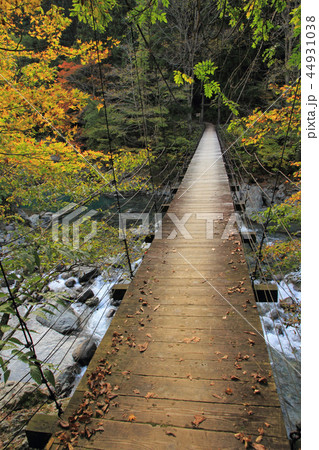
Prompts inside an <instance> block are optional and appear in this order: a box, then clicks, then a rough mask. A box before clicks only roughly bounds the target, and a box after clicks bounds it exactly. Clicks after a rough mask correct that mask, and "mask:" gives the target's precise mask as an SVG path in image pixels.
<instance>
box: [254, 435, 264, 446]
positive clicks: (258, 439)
mask: <svg viewBox="0 0 319 450" xmlns="http://www.w3.org/2000/svg"><path fill="white" fill-rule="evenodd" d="M262 440H263V437H262V435H260V436H258V437H257V438H256V439H255V442H257V444H259V443H260V442H261V441H262Z"/></svg>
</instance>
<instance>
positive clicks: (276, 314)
mask: <svg viewBox="0 0 319 450" xmlns="http://www.w3.org/2000/svg"><path fill="white" fill-rule="evenodd" d="M269 317H270V318H271V319H272V320H279V319H280V318H285V317H286V315H285V313H284V311H283V310H282V309H281V308H273V309H272V310H271V311H270V313H269Z"/></svg>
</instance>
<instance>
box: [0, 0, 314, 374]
mask: <svg viewBox="0 0 319 450" xmlns="http://www.w3.org/2000/svg"><path fill="white" fill-rule="evenodd" d="M0 14H1V21H0V84H1V90H0V105H1V106H0V109H1V117H0V131H1V136H0V172H1V181H0V216H1V227H2V228H1V231H2V235H1V239H2V241H1V245H2V253H1V264H2V266H3V275H4V273H6V274H7V281H6V280H5V279H4V278H3V280H2V282H3V286H4V287H6V285H7V283H8V284H9V285H10V286H11V291H10V292H11V293H10V296H9V298H8V295H7V294H6V293H1V294H0V295H1V300H2V303H1V305H0V312H1V314H2V315H1V332H0V338H1V339H3V340H2V341H1V344H0V345H1V348H3V347H4V346H6V348H11V349H12V352H13V354H15V353H16V354H17V355H18V357H19V358H21V360H24V361H25V362H26V363H27V364H29V366H30V371H31V374H32V376H33V378H34V379H35V380H36V381H38V382H41V376H42V375H43V372H42V375H41V372H40V371H39V366H38V363H37V359H36V357H35V354H34V353H33V352H32V351H31V352H30V351H29V352H28V351H23V352H21V351H20V350H19V349H18V348H20V345H21V342H20V341H19V340H17V339H16V338H15V337H14V331H15V329H16V328H14V327H12V325H10V324H9V320H10V317H12V316H14V315H17V311H18V310H19V306H21V305H24V306H25V305H27V314H26V315H25V317H24V318H23V320H24V321H27V318H28V314H29V312H28V311H31V310H32V308H33V307H34V306H36V305H37V304H38V303H39V299H41V292H42V290H43V289H44V288H45V287H46V286H47V284H48V282H49V281H50V280H51V279H53V278H54V277H56V276H57V274H59V273H61V271H63V270H64V268H65V267H71V266H74V265H79V264H81V265H83V264H90V263H92V261H94V264H95V265H98V266H100V267H101V269H104V268H107V267H108V266H109V265H110V257H117V256H118V255H119V254H122V253H123V252H124V250H125V248H124V244H125V243H124V244H123V242H122V241H121V240H119V239H118V227H117V226H116V225H115V224H114V223H112V221H110V220H109V216H107V218H105V215H103V214H102V216H103V217H104V218H103V219H101V220H99V221H98V227H97V231H96V235H95V237H94V239H92V240H90V241H87V242H85V239H84V237H85V235H86V234H87V233H88V232H89V230H90V228H91V225H90V223H89V220H87V221H86V222H83V226H82V227H81V234H80V237H78V241H77V242H78V245H74V241H72V239H71V241H72V242H71V243H70V245H67V244H66V241H65V240H64V241H63V240H59V239H57V240H55V239H52V233H51V230H52V214H51V215H47V216H46V213H47V212H51V213H52V212H53V213H56V212H57V211H60V210H61V209H62V208H64V207H68V205H70V204H72V205H75V208H78V207H81V206H83V207H84V206H85V207H87V208H90V207H92V205H95V204H96V203H93V202H97V201H98V200H99V199H100V198H102V197H108V196H109V197H113V198H114V199H115V200H118V201H121V197H129V196H132V195H135V194H136V193H138V192H149V195H150V198H152V199H153V203H152V207H153V208H154V207H156V206H154V205H156V195H158V194H157V192H162V191H161V190H163V189H164V187H166V185H167V183H168V182H169V181H172V180H174V179H175V178H176V176H179V175H180V174H181V173H182V171H183V170H184V169H185V167H186V166H187V161H188V160H189V157H190V156H191V154H192V152H193V151H194V150H195V147H196V142H197V141H198V138H199V137H200V135H201V131H202V126H201V123H202V122H204V121H206V122H213V123H215V124H216V125H217V127H219V129H220V130H222V131H221V136H222V138H223V142H224V146H225V148H226V149H227V148H230V147H232V148H231V150H229V152H228V153H229V154H232V158H233V159H234V161H235V162H236V163H237V166H238V169H237V170H247V171H248V173H247V178H248V181H249V182H253V181H254V180H258V181H259V182H264V181H265V180H267V181H269V180H273V181H274V182H275V180H276V178H277V177H278V176H280V178H281V180H282V181H284V182H287V183H288V184H291V186H292V194H291V196H290V197H289V198H288V199H287V200H286V201H285V202H284V203H282V204H277V205H275V206H273V205H271V208H268V209H266V210H265V211H264V212H263V213H262V214H261V215H259V220H261V221H262V222H265V221H266V222H269V223H270V224H271V226H272V227H273V229H274V230H280V229H282V227H283V226H284V227H289V226H290V225H291V224H293V225H294V226H295V225H296V224H299V222H300V190H299V183H300V83H299V71H300V2H298V1H288V0H287V1H285V0H272V1H267V0H217V1H210V0H196V1H195V0H194V1H191V0H189V1H182V0H173V1H168V0H163V1H159V0H140V1H129V0H128V1H122V2H120V1H115V0H101V1H96V0H61V1H47V0H44V1H40V0H31V1H28V2H25V3H24V2H19V1H6V0H0ZM310 24H311V22H310ZM310 56H311V55H310ZM308 70H309V74H310V76H311V74H312V60H311V58H310V59H309V67H308ZM234 142H235V143H236V145H234ZM118 205H119V203H118V202H116V201H115V202H114V205H113V206H114V210H113V213H114V214H116V212H118V211H117V209H116V208H117V207H118ZM68 212H70V211H69V210H68ZM31 213H32V214H40V215H41V218H42V221H41V223H38V224H36V225H35V224H32V223H31V222H30V214H31ZM102 213H103V211H102ZM126 245H127V246H128V251H129V252H130V254H131V255H134V254H136V257H137V256H138V250H137V249H138V245H137V241H136V239H129V240H128V241H127V242H126ZM264 251H265V252H266V254H267V257H270V258H272V260H273V261H274V263H275V264H276V265H278V266H280V267H281V268H282V269H283V270H285V271H286V272H289V271H290V270H296V269H298V267H299V265H300V255H299V254H300V237H299V234H298V230H297V233H295V234H294V236H293V239H291V240H289V241H283V242H279V243H278V245H276V246H275V247H272V248H270V247H268V248H265V250H264ZM267 252H268V253H267ZM106 255H107V257H108V258H106ZM119 264H123V265H126V264H127V262H126V260H125V258H124V260H123V263H122V262H120V263H119ZM37 311H39V310H37ZM38 313H39V312H38ZM0 364H1V367H2V370H3V376H4V379H5V380H6V379H7V378H8V376H9V370H8V368H7V363H6V361H5V360H4V359H0ZM45 370H46V372H45V374H46V376H47V378H48V379H49V381H50V380H51V381H52V382H54V381H53V380H52V372H51V370H50V368H49V367H48V368H46V369H45Z"/></svg>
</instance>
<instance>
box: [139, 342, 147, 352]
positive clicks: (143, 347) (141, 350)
mask: <svg viewBox="0 0 319 450" xmlns="http://www.w3.org/2000/svg"><path fill="white" fill-rule="evenodd" d="M147 347H148V342H144V344H139V345H138V349H139V351H140V352H141V353H143V352H145V350H146V349H147Z"/></svg>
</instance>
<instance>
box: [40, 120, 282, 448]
mask: <svg viewBox="0 0 319 450" xmlns="http://www.w3.org/2000/svg"><path fill="white" fill-rule="evenodd" d="M168 213H169V214H170V215H171V218H170V217H169V214H166V216H165V218H164V220H163V239H155V240H154V241H153V243H152V245H151V248H150V249H149V251H148V253H147V255H146V256H145V258H144V260H143V263H142V265H141V267H140V268H139V270H138V272H137V275H136V277H135V279H134V280H133V282H132V283H131V285H130V287H129V289H128V291H127V293H126V295H125V297H124V299H123V301H122V304H121V306H120V308H119V309H118V312H117V314H116V316H115V317H114V319H113V321H112V324H111V326H110V328H109V330H108V332H107V333H106V335H105V337H104V339H103V341H102V343H101V344H100V346H99V347H98V349H97V351H96V353H95V356H94V358H93V359H92V361H91V363H90V365H89V367H88V370H87V376H84V377H83V379H82V381H81V382H80V384H79V386H78V388H77V390H76V392H75V394H74V396H73V397H72V399H71V401H70V404H69V407H68V409H67V411H66V412H65V414H64V419H63V420H64V421H68V418H69V416H72V417H73V419H72V418H71V419H70V423H71V424H72V423H75V425H74V428H73V431H74V434H73V435H72V434H71V433H70V432H71V431H72V425H71V427H69V428H65V429H62V428H59V431H60V432H63V433H64V434H61V435H60V438H61V439H62V441H61V442H65V443H66V442H67V441H69V438H70V437H76V436H78V435H79V436H78V437H77V439H76V440H75V441H73V442H72V446H73V447H79V448H90V449H103V448H108V449H113V448H114V449H126V448H127V449H144V448H145V449H156V450H157V449H179V448H186V449H202V450H203V449H218V448H220V449H236V448H244V447H245V446H244V442H242V441H241V440H240V439H244V438H246V437H248V436H250V437H251V440H252V443H255V444H254V445H255V447H253V448H257V449H258V448H259V449H263V448H268V449H269V448H272V449H273V448H276V449H286V448H287V449H288V448H289V445H288V440H287V437H286V431H285V427H284V424H283V420H282V415H281V409H280V404H279V401H278V396H277V392H276V387H275V383H274V379H273V377H272V376H271V367H270V364H269V359H268V353H267V349H266V344H265V342H264V339H263V337H262V328H261V324H260V320H259V317H258V312H257V310H256V305H255V300H254V296H253V292H252V288H251V285H250V280H249V275H248V271H247V267H246V263H245V259H244V255H243V251H242V246H241V242H240V237H239V235H238V233H237V232H235V233H234V234H230V235H229V236H228V235H226V234H227V229H226V234H224V231H225V227H226V225H227V224H228V225H229V219H230V218H231V215H232V214H233V213H234V209H233V204H232V198H231V193H230V189H229V184H228V179H227V176H226V172H225V169H224V164H223V160H222V158H221V152H220V147H219V144H218V140H217V137H216V134H215V131H214V129H213V127H211V126H210V127H208V128H207V129H206V131H205V133H204V135H203V138H202V140H201V142H200V144H199V146H198V148H197V150H196V152H195V155H194V157H193V159H192V161H191V164H190V166H189V168H188V170H187V172H186V175H185V177H184V180H183V182H182V183H181V185H180V188H179V190H178V192H177V194H176V195H175V198H174V200H173V202H172V203H171V205H170V208H169V210H168ZM173 213H174V214H175V215H176V217H177V219H178V220H179V221H181V220H182V218H183V216H184V214H188V215H190V217H189V219H188V220H187V222H186V224H185V228H186V229H187V231H188V232H189V234H190V236H185V230H183V228H182V226H181V225H180V231H184V232H183V233H181V232H180V231H178V230H177V231H178V232H177V236H176V237H175V238H174V239H168V237H169V236H170V235H171V232H173V233H174V231H173V230H174V229H177V227H176V226H174V225H173V223H172V220H173V221H174V220H175V222H176V219H175V216H172V214H173ZM212 213H215V214H216V215H215V216H212V215H211V216H208V214H212ZM218 213H219V214H220V216H218ZM200 214H202V216H200ZM205 214H206V216H205V217H206V218H204V215H205ZM187 217H188V216H184V220H186V218H187ZM212 219H215V220H214V222H213V225H214V228H213V238H212V239H211V237H212V236H210V235H209V234H210V233H211V231H212V230H211V227H210V226H209V221H210V220H212ZM228 231H229V230H228ZM230 231H234V230H230ZM207 232H208V233H209V234H208V236H207ZM175 234H176V233H175ZM172 237H174V234H173V235H171V236H170V238H172ZM186 237H188V238H189V239H187V238H186ZM207 237H208V238H209V239H207ZM88 380H89V382H90V383H89V384H90V387H89V386H88V383H87V382H88ZM92 413H93V414H92ZM89 417H90V418H91V421H90V423H88V424H87V425H85V421H86V419H88V418H89ZM65 426H66V427H67V424H65ZM99 429H100V431H95V430H99ZM91 433H93V434H94V435H93V436H92V437H91V438H90V439H87V437H84V436H83V434H86V436H89V435H90V434H91ZM238 433H242V434H241V435H240V434H238ZM235 435H237V436H235ZM256 439H257V443H256ZM258 443H259V445H260V447H258ZM261 445H264V446H265V447H262V446H261ZM48 448H51V449H56V448H62V445H61V443H60V445H59V440H58V439H57V438H53V439H52V440H51V441H50V443H49V444H48Z"/></svg>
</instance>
